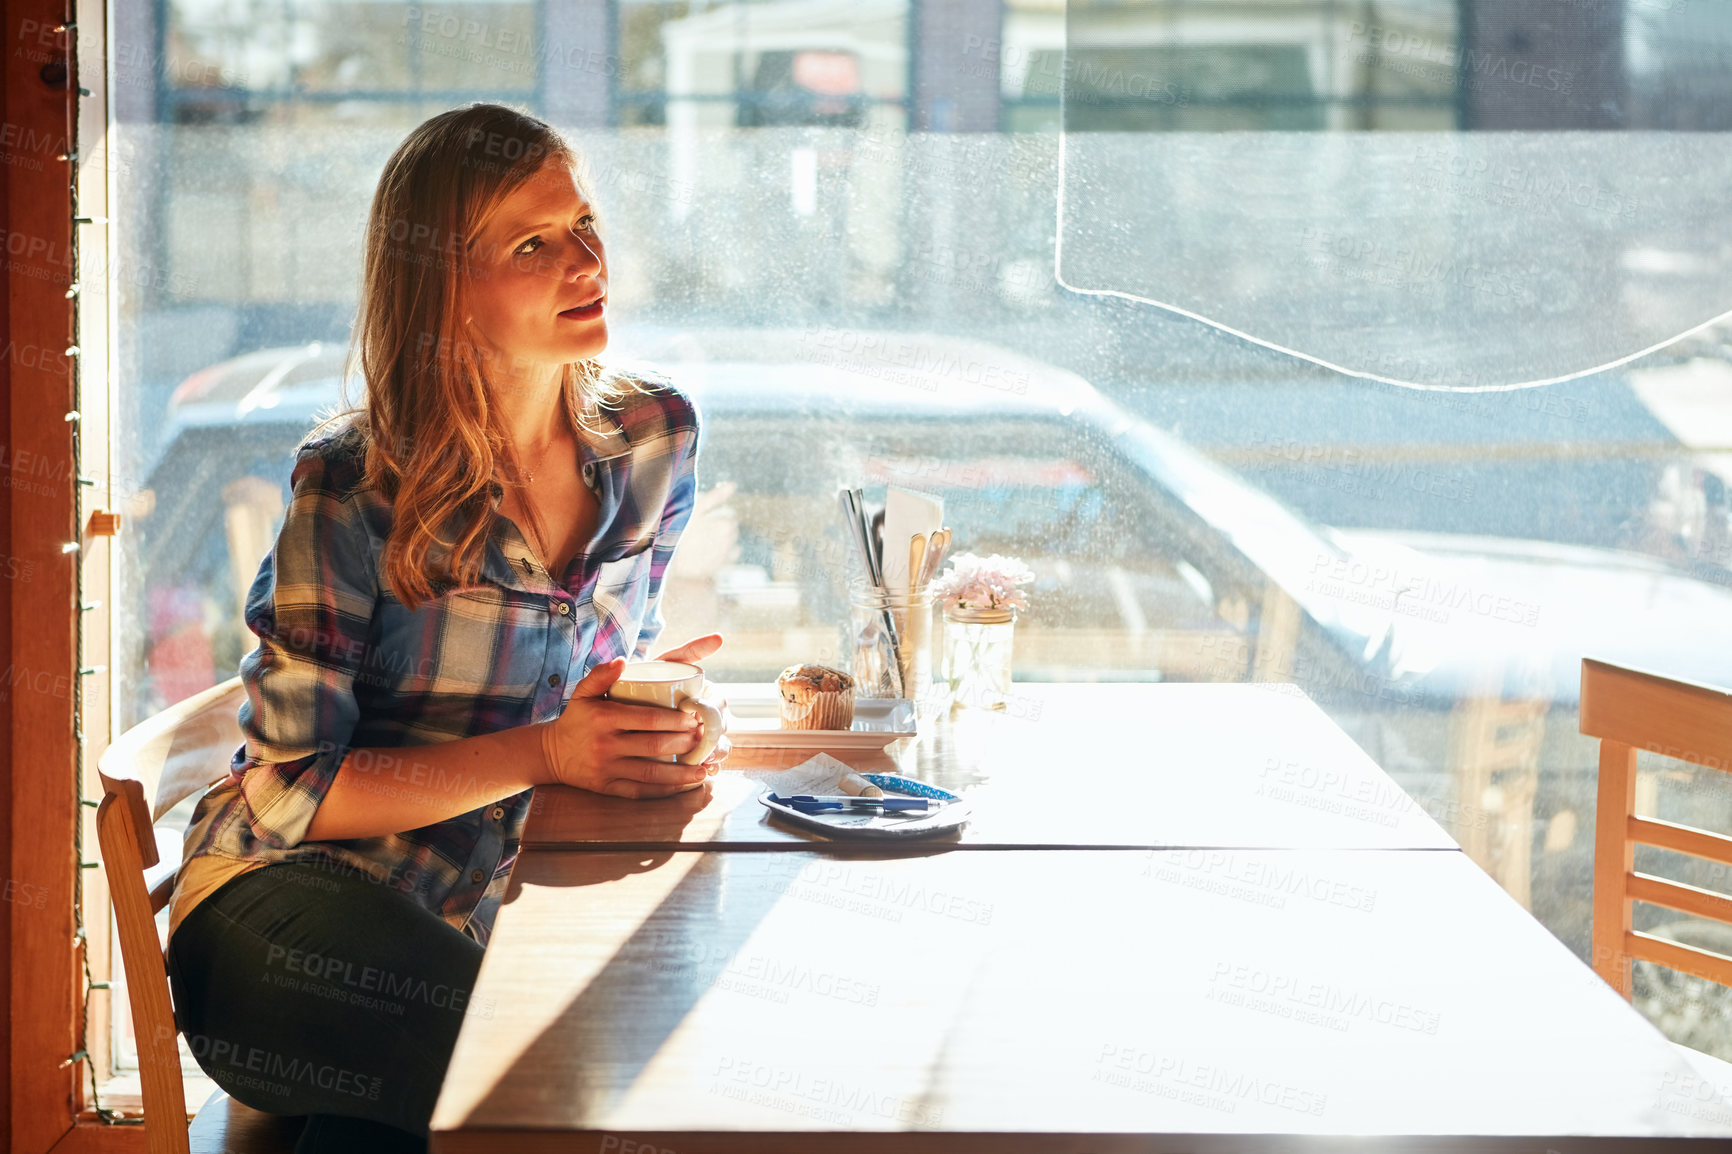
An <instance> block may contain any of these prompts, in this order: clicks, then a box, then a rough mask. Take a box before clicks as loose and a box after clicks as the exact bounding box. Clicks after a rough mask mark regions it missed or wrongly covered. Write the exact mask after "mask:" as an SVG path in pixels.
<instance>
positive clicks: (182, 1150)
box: [96, 779, 188, 1154]
mask: <svg viewBox="0 0 1732 1154" xmlns="http://www.w3.org/2000/svg"><path fill="white" fill-rule="evenodd" d="M106 780H107V779H105V783H106ZM117 786H118V787H119V788H116V787H117ZM109 789H110V792H109V794H108V796H106V797H104V798H103V799H102V804H101V805H100V806H98V807H97V810H96V835H97V840H98V841H99V842H100V843H101V845H102V864H103V871H104V872H105V873H106V874H107V876H108V891H109V896H110V897H111V898H112V899H113V901H114V921H115V927H116V929H117V931H118V936H119V938H120V956H121V958H122V959H124V961H125V963H126V979H127V980H126V993H127V1000H128V1002H129V1003H130V1004H131V1006H132V1021H133V1032H134V1034H135V1036H136V1038H137V1041H138V1070H139V1080H140V1083H141V1088H142V1090H143V1095H144V1112H145V1115H146V1116H147V1117H149V1118H153V1119H156V1120H157V1121H156V1122H155V1123H153V1124H152V1125H149V1126H147V1127H146V1129H145V1149H146V1150H148V1151H149V1152H150V1154H188V1148H187V1137H186V1123H185V1118H186V1089H185V1085H184V1083H183V1082H182V1081H181V1076H180V1049H179V1047H178V1046H177V1045H176V1043H175V1024H174V1010H173V1007H172V1006H171V1004H170V1002H169V992H168V971H167V969H166V967H165V966H164V965H163V960H162V943H161V942H160V941H159V940H158V938H157V936H156V914H155V911H154V910H153V909H152V908H151V903H150V895H149V894H148V893H146V892H145V888H144V869H145V866H144V862H143V860H142V859H141V858H140V856H139V846H140V845H141V844H145V843H146V842H148V843H149V844H150V847H151V853H152V856H154V855H155V852H156V843H155V839H154V838H153V837H152V835H151V832H150V826H149V825H148V824H146V825H145V826H144V827H143V830H142V831H141V830H140V829H139V827H138V826H137V825H135V824H134V823H135V820H136V817H135V815H136V814H138V813H142V812H144V792H143V789H142V787H141V786H140V785H139V783H138V782H136V781H131V780H121V781H119V782H115V783H113V784H110V785H109ZM141 832H142V836H141Z"/></svg>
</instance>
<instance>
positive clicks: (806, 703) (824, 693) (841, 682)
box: [776, 665, 854, 729]
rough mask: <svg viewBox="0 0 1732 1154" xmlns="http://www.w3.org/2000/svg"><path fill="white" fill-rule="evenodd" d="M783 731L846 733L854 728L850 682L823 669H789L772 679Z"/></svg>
mask: <svg viewBox="0 0 1732 1154" xmlns="http://www.w3.org/2000/svg"><path fill="white" fill-rule="evenodd" d="M776 696H777V697H778V698H780V699H781V709H782V728H783V729H847V728H849V727H850V726H852V725H853V724H854V679H853V678H852V677H849V676H848V675H847V674H846V673H843V672H842V671H841V670H840V669H831V668H830V667H829V666H827V665H790V666H788V668H786V669H784V670H782V676H780V677H778V678H776Z"/></svg>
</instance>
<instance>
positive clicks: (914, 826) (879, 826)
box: [758, 773, 972, 840]
mask: <svg viewBox="0 0 1732 1154" xmlns="http://www.w3.org/2000/svg"><path fill="white" fill-rule="evenodd" d="M861 776H862V777H864V778H865V779H866V780H867V781H869V782H871V783H872V784H873V785H876V786H877V787H878V788H880V789H882V790H883V791H884V792H885V793H887V794H902V795H904V796H908V797H930V798H936V799H938V800H939V801H942V802H944V803H945V804H944V805H942V806H940V807H939V808H938V809H936V810H933V811H931V812H929V813H922V814H913V813H884V814H871V813H802V812H801V811H799V810H797V809H795V808H793V807H792V806H786V805H778V804H777V803H775V802H773V801H771V800H770V794H771V793H773V792H774V791H773V790H768V789H766V790H765V791H764V792H763V793H761V794H759V795H758V804H759V805H762V806H763V807H764V808H765V809H767V810H769V811H770V812H771V813H773V814H775V815H776V816H777V817H780V818H781V819H782V820H783V821H787V822H791V823H792V824H794V825H797V826H800V827H802V828H804V829H808V830H811V831H812V832H813V833H819V834H822V835H824V836H825V837H832V838H849V837H866V838H881V839H890V840H895V839H898V838H910V837H930V836H932V835H934V834H946V833H955V832H956V831H957V830H959V829H961V828H962V827H963V826H965V825H967V824H968V819H969V817H970V816H971V812H972V811H971V809H970V806H969V804H968V800H967V799H966V798H961V797H958V796H956V795H955V794H954V793H951V792H950V791H949V790H948V789H939V788H938V787H937V786H935V785H928V784H927V783H925V782H924V781H915V780H914V779H913V778H908V777H899V776H897V775H896V774H893V773H867V774H862V775H861Z"/></svg>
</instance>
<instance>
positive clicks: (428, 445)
mask: <svg viewBox="0 0 1732 1154" xmlns="http://www.w3.org/2000/svg"><path fill="white" fill-rule="evenodd" d="M575 163H576V158H575V156H574V154H573V153H572V150H571V149H570V147H569V146H568V145H567V144H566V142H565V141H564V140H562V139H561V138H560V136H559V135H558V133H556V132H555V131H554V130H553V129H552V128H550V127H549V126H548V125H546V124H544V123H542V122H541V121H539V120H536V119H535V118H533V117H530V116H527V115H525V114H523V113H520V112H517V111H514V110H512V109H509V108H504V107H500V106H498V105H491V104H477V105H472V106H470V107H466V108H459V109H454V110H452V111H449V112H445V113H442V114H440V115H438V116H435V117H433V118H432V119H431V120H429V121H427V122H426V123H425V124H423V125H421V126H420V127H419V128H417V129H416V130H415V131H414V132H412V133H410V135H409V137H408V138H407V139H406V140H405V141H404V142H403V144H402V145H401V146H400V147H399V148H398V149H397V151H396V153H395V154H394V155H393V156H392V157H391V159H390V161H389V162H388V163H387V164H386V166H385V171H384V173H383V175H382V176H381V177H380V180H379V187H378V191H377V193H376V194H375V196H374V199H373V206H372V211H371V215H370V219H369V222H368V234H367V250H366V271H365V276H364V282H363V292H362V297H361V306H360V315H359V318H358V321H359V323H358V324H357V328H356V332H357V337H356V350H357V352H358V354H359V361H360V366H361V369H362V372H363V374H364V376H365V379H366V381H367V396H366V398H365V400H364V402H363V403H362V405H360V406H359V407H358V408H351V409H349V410H347V411H346V412H344V413H341V414H338V415H337V416H336V417H333V418H331V419H330V420H328V421H326V422H325V423H324V424H323V425H322V426H321V428H320V429H318V430H316V431H315V432H314V434H313V435H312V436H311V437H310V438H309V439H308V440H307V441H306V442H304V443H303V444H302V446H301V449H300V451H299V453H298V455H297V461H296V464H295V467H294V471H293V474H292V482H293V490H294V496H293V500H292V501H291V503H290V505H289V508H288V510H287V512H286V513H285V515H284V518H283V526H282V530H281V532H280V533H279V534H278V537H277V540H276V544H275V546H274V547H273V549H272V550H271V554H270V556H269V557H267V558H265V560H264V562H263V564H262V565H261V566H260V567H259V573H258V577H257V579H256V580H255V581H254V582H253V586H252V589H251V590H250V592H249V595H248V598H247V608H246V619H247V624H248V625H249V626H250V627H251V628H252V630H253V631H254V632H255V633H257V634H258V638H259V643H258V647H257V648H256V649H255V650H253V652H251V653H250V654H248V655H247V656H246V657H245V658H244V659H243V660H242V662H241V676H242V680H243V682H244V683H245V685H246V689H247V699H246V702H245V703H244V704H243V705H242V706H241V710H240V722H241V729H242V731H243V733H244V734H245V736H246V744H245V745H244V746H243V747H242V748H241V749H239V750H238V751H237V752H236V754H235V757H234V761H233V764H232V767H231V774H230V776H229V778H227V779H225V780H224V781H222V782H219V783H218V784H217V785H216V786H213V787H212V789H211V790H210V792H209V793H208V794H207V795H206V796H205V797H203V798H202V799H201V800H200V802H199V805H198V808H197V810H196V812H195V814H194V817H193V820H192V823H191V824H190V826H189V827H188V830H187V863H186V865H185V866H184V867H183V869H182V871H181V875H180V877H179V879H178V882H177V885H176V890H175V895H174V900H173V904H172V907H171V915H170V927H171V928H170V934H171V937H170V941H169V950H168V962H169V975H170V980H171V982H172V983H173V987H174V996H175V1012H176V1015H177V1018H178V1020H179V1023H180V1025H181V1027H182V1029H183V1031H184V1032H185V1035H186V1038H187V1040H188V1043H189V1045H190V1046H191V1048H192V1051H193V1053H194V1054H195V1055H196V1056H197V1057H198V1058H199V1061H200V1064H201V1065H202V1066H203V1067H204V1068H205V1070H206V1071H207V1072H208V1073H209V1074H210V1076H211V1077H212V1078H213V1079H214V1080H215V1081H216V1082H217V1083H218V1084H219V1085H220V1086H222V1087H223V1088H224V1089H225V1090H227V1091H228V1092H229V1093H230V1094H231V1095H233V1096H234V1097H235V1098H237V1099H239V1100H240V1101H242V1102H245V1103H247V1104H249V1105H252V1106H254V1107H256V1108H258V1109H262V1110H267V1111H270V1112H273V1113H279V1114H306V1115H309V1118H308V1121H307V1125H306V1129H305V1130H304V1131H303V1133H302V1136H301V1139H300V1143H299V1145H298V1146H297V1149H298V1150H302V1151H312V1150H339V1149H340V1150H359V1149H364V1150H379V1151H384V1150H398V1149H401V1150H418V1149H425V1145H426V1137H425V1136H426V1133H427V1125H428V1120H429V1118H430V1116H431V1114H432V1111H433V1104H434V1101H435V1099H436V1098H437V1096H438V1092H439V1085H440V1081H441V1079H442V1077H443V1075H444V1072H445V1067H446V1064H447V1063H448V1061H449V1059H450V1056H451V1051H452V1048H453V1046H454V1045H455V1042H456V1038H457V1031H458V1027H459V1025H460V1024H461V1022H462V1019H463V1016H464V1014H465V1013H488V1012H490V1008H489V1007H486V1006H478V1005H474V1004H472V1003H471V1002H470V1000H469V991H470V989H471V988H472V986H473V983H474V979H475V975H476V971H477V969H478V968H479V966H480V963H481V953H482V948H483V946H484V945H485V944H486V941H487V935H488V930H489V928H490V927H491V925H492V922H493V917H494V914H495V912H496V911H497V909H498V905H499V901H500V898H501V896H502V895H503V893H504V891H505V884H506V880H507V878H508V876H509V874H510V872H511V866H512V863H513V861H514V860H515V858H516V853H517V845H518V839H519V835H520V834H521V832H522V829H523V822H524V818H525V816H526V814H527V812H528V804H529V797H530V794H529V790H530V788H531V787H533V786H535V785H538V784H540V783H543V782H562V783H565V784H568V785H575V786H580V787H583V788H585V789H591V790H595V791H598V792H602V793H612V794H619V795H623V796H626V797H634V798H650V797H661V796H665V795H668V794H671V793H675V792H679V791H681V790H687V789H695V788H699V787H701V786H702V785H703V784H704V782H705V781H706V777H707V775H709V774H713V773H714V772H715V771H716V766H717V765H718V764H719V762H720V761H721V760H722V759H723V758H725V757H726V756H727V741H726V739H725V738H723V739H722V741H721V742H720V743H719V744H718V746H717V748H716V749H715V751H714V752H712V753H711V754H710V756H709V758H708V759H707V760H706V761H705V762H704V763H703V764H701V765H692V766H688V765H684V764H680V763H677V762H669V761H662V760H659V759H660V758H662V757H664V756H666V755H669V754H683V753H689V752H690V751H691V750H693V749H695V748H697V744H698V742H699V740H700V738H701V736H702V735H701V733H700V732H699V730H698V728H697V726H698V722H697V720H696V719H695V718H693V717H692V716H691V715H689V714H686V713H681V712H678V711H675V710H668V709H657V708H653V707H649V706H642V705H627V704H623V703H619V702H613V701H609V700H607V699H606V698H605V697H604V696H603V695H604V694H605V693H606V692H607V690H608V688H609V687H610V686H611V685H612V684H613V683H614V681H615V680H617V679H618V677H619V674H620V670H621V668H622V667H623V665H624V660H625V658H626V657H628V656H637V657H642V656H645V655H646V654H647V653H648V652H649V648H650V646H651V645H652V643H653V642H654V641H655V639H656V637H657V634H658V633H659V632H660V630H661V614H660V593H661V586H662V580H663V577H664V575H665V573H666V570H667V565H668V561H669V559H670V558H671V557H672V555H673V552H674V547H675V545H676V544H677V543H678V541H679V537H680V532H681V530H682V529H683V528H684V526H685V523H686V520H687V518H688V517H689V515H690V513H691V508H692V502H693V494H694V490H695V479H694V465H695V460H694V458H695V454H696V447H697V438H698V419H697V414H696V412H695V410H694V409H693V407H692V405H691V402H690V401H689V400H688V399H687V398H686V397H685V396H683V395H682V394H681V393H680V392H678V391H677V390H675V389H674V388H673V387H672V385H670V384H669V383H668V382H667V381H666V380H665V379H663V378H661V377H659V376H655V375H653V374H650V375H643V374H640V375H639V376H638V377H636V378H632V377H626V376H623V375H620V374H617V373H608V372H605V371H603V370H602V369H601V368H600V366H599V365H598V364H597V362H596V359H595V358H596V357H597V355H598V354H600V353H601V351H602V350H603V348H604V347H605V346H606V343H607V322H606V319H605V312H606V303H605V302H606V296H607V261H606V256H605V254H604V250H603V246H602V242H601V238H600V236H599V235H598V233H597V228H596V213H595V208H594V206H593V205H592V204H591V203H590V199H589V197H588V195H587V194H586V192H585V189H584V187H583V184H582V182H581V180H580V179H579V177H578V176H577V174H576V171H575ZM720 645H721V637H720V636H719V635H716V634H711V635H709V636H706V637H701V638H698V639H696V640H694V641H689V642H687V643H686V644H684V645H681V646H679V647H677V648H675V649H672V650H670V651H668V652H666V653H662V654H659V655H658V656H660V657H665V658H668V659H670V660H675V661H690V662H698V661H702V660H703V659H705V658H707V657H708V656H709V655H710V654H712V653H714V652H715V651H716V649H717V648H718V647H719V646H720Z"/></svg>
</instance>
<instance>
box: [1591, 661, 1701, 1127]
mask: <svg viewBox="0 0 1732 1154" xmlns="http://www.w3.org/2000/svg"><path fill="white" fill-rule="evenodd" d="M1580 728H1581V731H1582V732H1583V733H1584V734H1587V735H1588V736H1589V737H1597V738H1599V739H1600V784H1599V801H1598V808H1597V813H1596V816H1595V819H1594V930H1593V946H1594V970H1595V972H1597V973H1598V974H1599V975H1600V976H1601V977H1602V978H1604V979H1605V980H1606V981H1607V982H1608V983H1610V985H1611V986H1612V988H1613V989H1615V990H1617V991H1618V992H1619V993H1620V994H1622V995H1623V996H1624V997H1625V999H1629V998H1630V996H1631V974H1630V963H1631V962H1632V961H1636V960H1642V961H1649V962H1657V963H1659V964H1660V965H1662V966H1667V967H1669V968H1671V969H1674V970H1681V971H1683V972H1684V973H1687V974H1694V975H1696V976H1697V977H1700V978H1706V979H1708V980H1709V981H1712V982H1718V983H1719V984H1721V985H1725V986H1732V957H1728V956H1726V955H1725V954H1719V953H1715V952H1713V951H1711V950H1706V949H1701V948H1698V947H1696V946H1690V945H1685V944H1683V943H1681V942H1674V941H1668V940H1666V939H1665V938H1660V937H1656V936H1654V935H1652V934H1646V933H1643V932H1641V931H1640V930H1637V929H1635V928H1634V926H1633V924H1632V921H1631V910H1632V906H1633V903H1635V902H1638V901H1640V902H1651V903H1653V904H1655V905H1661V906H1665V907H1666V908H1668V909H1673V910H1678V911H1679V912H1681V913H1686V914H1692V915H1694V916H1697V917H1701V918H1708V919H1710V920H1712V921H1716V922H1732V897H1727V896H1726V895H1724V894H1720V893H1716V892H1714V891H1712V890H1705V889H1701V888H1698V887H1696V886H1692V885H1686V884H1684V883H1682V882H1675V881H1669V880H1667V879H1665V878H1660V877H1655V876H1653V875H1651V874H1645V873H1637V872H1636V870H1635V849H1636V846H1637V845H1638V844H1640V845H1648V846H1657V847H1659V848H1661V849H1668V850H1672V851H1675V852H1677V853H1682V854H1688V855H1690V856H1692V857H1697V858H1704V859H1707V860H1708V861H1714V862H1719V863H1721V864H1724V865H1732V837H1727V836H1726V835H1724V834H1718V833H1712V832H1710V831H1708V830H1703V829H1697V828H1695V827H1693V826H1687V825H1678V824H1676V823H1673V822H1669V821H1662V820H1660V819H1659V818H1655V817H1639V816H1637V814H1636V812H1635V807H1636V751H1637V750H1638V749H1646V750H1649V751H1651V752H1654V753H1659V754H1663V755H1664V756H1666V757H1670V758H1674V759H1676V760H1679V761H1686V762H1690V763H1691V764H1693V765H1700V766H1706V767H1711V768H1714V769H1722V770H1732V692H1728V691H1726V690H1724V689H1716V688H1713V687H1711V686H1707V685H1697V684H1694V683H1692V682H1688V681H1675V680H1672V679H1670V678H1666V677H1661V676H1658V675H1657V674H1653V673H1644V672H1642V671H1640V670H1636V669H1626V668H1624V667H1622V666H1618V665H1609V664H1607V663H1606V662H1603V661H1595V660H1594V659H1592V658H1586V659H1584V660H1583V661H1582V698H1581V723H1580ZM1678 1049H1679V1050H1680V1051H1681V1052H1682V1053H1683V1055H1684V1057H1685V1058H1687V1059H1688V1060H1689V1061H1690V1063H1691V1065H1692V1066H1694V1067H1695V1068H1696V1071H1697V1073H1698V1074H1700V1075H1702V1076H1703V1077H1704V1078H1707V1079H1710V1080H1711V1081H1712V1082H1713V1083H1714V1084H1715V1085H1716V1086H1718V1087H1719V1088H1720V1089H1721V1090H1722V1092H1726V1091H1732V1063H1726V1062H1723V1061H1721V1060H1720V1059H1718V1058H1715V1057H1713V1056H1711V1055H1708V1054H1703V1053H1701V1052H1700V1051H1697V1050H1693V1049H1690V1048H1689V1047H1687V1046H1679V1047H1678Z"/></svg>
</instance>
